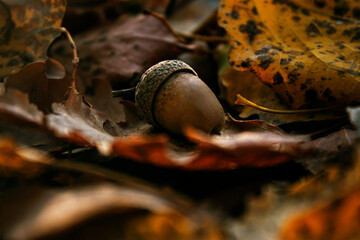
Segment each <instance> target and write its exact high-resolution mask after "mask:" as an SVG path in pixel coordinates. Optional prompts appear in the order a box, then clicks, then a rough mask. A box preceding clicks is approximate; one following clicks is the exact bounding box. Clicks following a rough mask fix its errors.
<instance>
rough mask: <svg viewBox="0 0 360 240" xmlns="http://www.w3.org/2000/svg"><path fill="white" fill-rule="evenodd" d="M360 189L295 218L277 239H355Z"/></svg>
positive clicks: (358, 232) (357, 227)
mask: <svg viewBox="0 0 360 240" xmlns="http://www.w3.org/2000/svg"><path fill="white" fill-rule="evenodd" d="M359 203H360V188H357V189H354V190H353V191H351V192H349V193H347V194H346V195H345V196H342V197H339V198H337V199H332V200H331V201H329V202H326V204H324V206H318V207H316V208H315V209H309V210H307V211H304V212H303V213H300V214H299V215H297V216H294V217H293V218H292V219H290V220H289V221H288V222H287V223H286V224H285V226H284V227H283V228H282V229H281V232H280V237H279V239H294V240H296V239H314V240H316V239H358V238H359V237H360V230H359V225H360V220H359V212H358V211H354V209H359V207H360V206H359Z"/></svg>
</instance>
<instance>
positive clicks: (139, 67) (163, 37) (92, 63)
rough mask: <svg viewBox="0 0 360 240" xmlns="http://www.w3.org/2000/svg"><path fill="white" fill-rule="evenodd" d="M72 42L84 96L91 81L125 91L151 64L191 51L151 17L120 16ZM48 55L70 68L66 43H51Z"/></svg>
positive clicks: (154, 17) (87, 92)
mask: <svg viewBox="0 0 360 240" xmlns="http://www.w3.org/2000/svg"><path fill="white" fill-rule="evenodd" d="M74 41H75V42H76V45H77V48H78V52H79V57H80V59H81V62H80V67H79V69H78V76H79V77H80V78H81V79H83V80H84V82H85V83H84V85H85V86H86V87H88V89H85V94H86V95H88V94H90V95H91V88H92V85H91V84H92V82H93V79H97V78H98V79H102V80H107V81H109V82H110V83H111V85H112V87H113V88H114V89H121V88H128V87H129V86H131V85H134V84H136V81H137V80H138V78H139V77H140V75H141V74H142V73H143V72H144V71H145V70H146V69H147V68H149V67H150V66H151V65H153V64H155V63H157V62H159V61H161V60H165V59H171V58H174V57H176V56H177V55H178V54H179V53H181V52H183V51H189V50H191V49H192V47H191V46H189V45H186V44H184V43H181V42H180V41H179V40H178V38H177V36H175V35H174V33H173V31H172V29H170V28H169V27H168V25H167V24H166V23H165V20H164V19H162V18H160V17H158V16H157V15H151V14H140V15H138V16H123V17H121V18H120V19H118V20H117V21H115V22H114V23H112V24H110V25H107V26H101V27H99V28H97V29H94V30H91V31H89V32H84V33H81V34H79V35H77V36H75V37H74ZM94 53H95V54H94ZM51 55H52V56H54V58H55V59H57V60H59V61H60V62H62V63H69V64H67V65H66V64H65V67H66V68H67V69H72V65H70V62H69V61H68V60H69V59H71V58H72V57H71V56H72V50H71V49H70V48H68V43H67V42H62V43H57V44H54V46H53V47H52V50H51ZM89 89H90V90H89ZM86 90H88V91H86Z"/></svg>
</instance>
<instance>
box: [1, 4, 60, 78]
mask: <svg viewBox="0 0 360 240" xmlns="http://www.w3.org/2000/svg"><path fill="white" fill-rule="evenodd" d="M64 12H65V0H51V1H50V0H32V1H11V0H2V1H0V13H1V14H0V52H1V54H0V66H1V68H0V79H3V78H4V77H5V76H6V75H8V74H10V73H12V72H14V71H17V70H19V69H20V68H22V67H24V66H25V65H27V64H29V63H32V62H36V61H45V60H46V58H47V50H48V47H49V45H50V43H51V42H52V41H53V40H54V39H55V38H56V37H57V36H59V35H60V25H61V21H62V18H63V15H64Z"/></svg>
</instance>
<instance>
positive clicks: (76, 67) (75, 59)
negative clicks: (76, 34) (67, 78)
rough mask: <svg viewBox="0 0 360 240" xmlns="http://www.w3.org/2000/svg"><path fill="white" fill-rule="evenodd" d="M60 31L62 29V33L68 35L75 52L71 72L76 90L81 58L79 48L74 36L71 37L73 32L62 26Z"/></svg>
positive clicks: (72, 85)
mask: <svg viewBox="0 0 360 240" xmlns="http://www.w3.org/2000/svg"><path fill="white" fill-rule="evenodd" d="M60 31H61V33H63V34H65V35H66V37H67V39H68V41H69V43H70V46H71V49H72V52H73V60H72V63H73V70H72V73H71V88H73V89H74V90H76V87H75V78H76V71H77V69H78V67H79V62H80V59H79V57H78V54H77V49H76V45H75V42H74V40H73V38H72V37H71V34H70V33H69V31H68V30H67V29H66V28H64V27H61V28H60Z"/></svg>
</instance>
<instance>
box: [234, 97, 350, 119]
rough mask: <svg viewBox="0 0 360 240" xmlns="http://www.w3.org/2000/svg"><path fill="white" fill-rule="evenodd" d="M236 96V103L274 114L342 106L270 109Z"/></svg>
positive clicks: (322, 109) (308, 111)
mask: <svg viewBox="0 0 360 240" xmlns="http://www.w3.org/2000/svg"><path fill="white" fill-rule="evenodd" d="M236 97H237V99H236V101H235V104H236V105H243V106H248V107H252V108H255V109H257V110H260V111H263V112H269V113H276V114H297V113H310V112H324V111H329V110H335V109H341V108H343V107H341V106H330V107H324V108H314V109H299V110H280V109H271V108H266V107H263V106H259V105H257V104H256V103H254V102H251V101H250V100H248V99H246V98H244V97H243V96H241V95H240V94H237V95H236Z"/></svg>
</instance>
